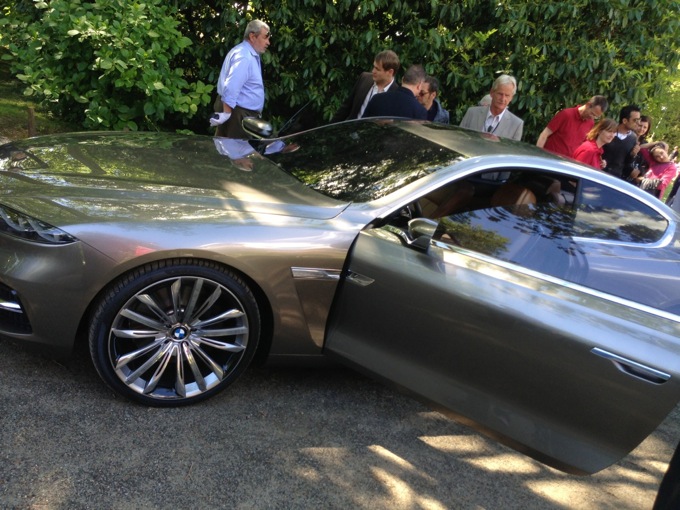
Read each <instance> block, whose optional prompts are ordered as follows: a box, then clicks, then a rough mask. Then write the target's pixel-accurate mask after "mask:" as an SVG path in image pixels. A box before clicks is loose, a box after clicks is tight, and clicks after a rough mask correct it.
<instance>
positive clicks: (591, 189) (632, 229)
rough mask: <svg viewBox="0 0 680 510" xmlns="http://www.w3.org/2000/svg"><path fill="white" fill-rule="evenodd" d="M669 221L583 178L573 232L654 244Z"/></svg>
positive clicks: (581, 235) (630, 199)
mask: <svg viewBox="0 0 680 510" xmlns="http://www.w3.org/2000/svg"><path fill="white" fill-rule="evenodd" d="M667 228H668V221H667V220H666V219H665V218H664V217H663V216H661V215H660V214H659V213H658V212H656V211H655V210H654V209H652V208H651V207H649V206H648V205H646V204H644V203H642V202H640V201H639V200H637V199H636V198H634V197H631V196H629V195H626V194H624V193H621V192H619V191H616V190H613V189H610V188H606V187H604V186H601V185H599V184H597V183H594V182H591V181H587V180H584V181H583V183H582V186H581V192H580V195H579V206H578V210H577V211H576V220H575V222H574V235H575V236H577V237H585V238H592V239H598V240H607V241H620V242H627V243H643V244H646V243H654V242H657V241H659V240H660V239H661V237H662V236H663V235H664V233H665V232H666V229H667Z"/></svg>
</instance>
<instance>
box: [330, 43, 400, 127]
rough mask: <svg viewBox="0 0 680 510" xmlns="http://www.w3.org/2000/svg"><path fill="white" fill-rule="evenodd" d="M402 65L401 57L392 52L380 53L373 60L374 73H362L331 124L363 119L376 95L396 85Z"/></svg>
mask: <svg viewBox="0 0 680 510" xmlns="http://www.w3.org/2000/svg"><path fill="white" fill-rule="evenodd" d="M400 65H401V64H400V62H399V57H398V56H397V54H396V53H395V52H393V51H392V50H384V51H381V52H380V53H378V54H377V55H376V56H375V59H373V71H371V72H370V73H361V75H360V76H359V79H358V80H357V82H356V83H355V84H354V88H353V89H352V92H351V93H350V95H349V97H348V98H347V99H345V101H344V102H343V103H342V104H341V105H340V108H339V109H338V111H337V112H335V115H333V118H332V119H331V122H332V123H333V122H342V121H343V120H350V119H359V118H361V116H362V114H363V113H364V110H365V109H366V106H367V105H368V102H369V101H370V100H371V98H372V97H373V96H374V95H375V94H382V93H383V92H387V91H388V90H389V89H390V87H391V86H392V85H393V84H394V77H395V76H396V74H397V71H399V67H400Z"/></svg>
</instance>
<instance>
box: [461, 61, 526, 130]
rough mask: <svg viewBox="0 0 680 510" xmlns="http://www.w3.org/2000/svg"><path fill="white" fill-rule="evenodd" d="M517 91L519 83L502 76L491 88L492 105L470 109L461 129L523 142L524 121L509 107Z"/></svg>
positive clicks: (508, 76)
mask: <svg viewBox="0 0 680 510" xmlns="http://www.w3.org/2000/svg"><path fill="white" fill-rule="evenodd" d="M516 91H517V81H516V80H515V78H514V77H513V76H510V75H507V74H501V75H500V76H499V77H498V78H496V80H495V81H494V82H493V86H492V87H491V93H490V95H491V104H490V105H489V106H472V107H470V108H468V111H467V112H465V116H464V117H463V120H462V121H461V123H460V127H464V128H468V129H474V130H475V131H484V132H487V133H493V134H494V135H496V136H503V137H505V138H512V139H514V140H521V139H522V130H523V129H524V121H523V120H522V119H520V118H519V117H517V116H516V115H514V114H513V113H512V112H510V110H508V105H509V104H510V102H511V101H512V98H513V97H514V96H515V92H516Z"/></svg>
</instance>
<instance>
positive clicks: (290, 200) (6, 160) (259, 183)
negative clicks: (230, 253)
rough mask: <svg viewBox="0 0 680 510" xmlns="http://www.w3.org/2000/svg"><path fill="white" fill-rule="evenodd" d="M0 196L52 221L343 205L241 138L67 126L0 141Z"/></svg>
mask: <svg viewBox="0 0 680 510" xmlns="http://www.w3.org/2000/svg"><path fill="white" fill-rule="evenodd" d="M0 203H2V204H4V205H6V206H9V207H12V208H15V209H17V210H19V211H21V212H24V213H26V214H30V215H32V216H34V217H37V218H39V219H42V220H44V221H47V222H49V223H52V224H53V225H55V226H60V227H64V226H67V225H69V224H74V223H84V222H87V223H91V222H98V221H135V222H139V221H145V220H149V221H153V220H173V221H181V220H191V221H195V220H199V219H201V218H210V219H211V220H213V221H214V220H219V219H220V218H221V217H225V218H227V217H229V216H233V215H234V214H243V213H249V214H275V215H284V216H296V217H301V218H310V219H327V218H332V217H334V216H336V215H337V214H339V213H340V212H341V211H342V210H343V209H344V208H345V207H346V206H347V203H344V202H340V201H337V200H333V199H330V198H328V197H325V196H324V195H321V194H319V193H317V192H315V191H313V190H311V189H309V188H308V187H307V186H305V185H304V184H302V183H301V182H300V181H299V180H297V179H295V178H294V177H292V176H290V175H288V174H286V173H285V172H283V171H282V170H281V169H280V168H279V167H278V166H277V165H275V164H274V163H272V162H271V161H269V160H268V159H266V157H263V156H261V155H260V154H258V153H257V152H256V151H254V150H252V147H250V146H249V145H248V142H246V141H245V140H227V139H221V138H210V137H205V136H190V135H173V134H167V133H77V134H69V135H54V136H45V137H38V138H33V139H29V140H24V141H21V142H17V143H14V144H9V145H5V146H2V147H0Z"/></svg>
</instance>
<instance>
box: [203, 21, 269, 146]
mask: <svg viewBox="0 0 680 510" xmlns="http://www.w3.org/2000/svg"><path fill="white" fill-rule="evenodd" d="M268 47H269V26H268V25H267V24H266V23H264V22H263V21H260V20H253V21H251V22H250V23H248V25H247V26H246V31H245V34H244V36H243V41H242V42H241V43H239V44H237V45H236V46H234V47H233V48H232V49H231V50H230V51H229V53H227V56H226V57H225V59H224V63H223V64H222V70H221V71H220V77H219V79H218V81H217V94H218V95H219V97H218V98H217V101H215V111H216V112H217V113H215V115H213V117H212V118H211V119H210V125H211V126H216V127H217V131H216V133H215V136H224V137H228V138H249V136H248V134H247V133H246V132H245V131H244V130H243V127H242V125H241V122H242V120H243V119H244V117H259V116H260V114H261V113H262V108H263V106H264V83H263V81H262V63H261V61H260V55H262V54H263V53H264V52H265V51H267V48H268Z"/></svg>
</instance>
